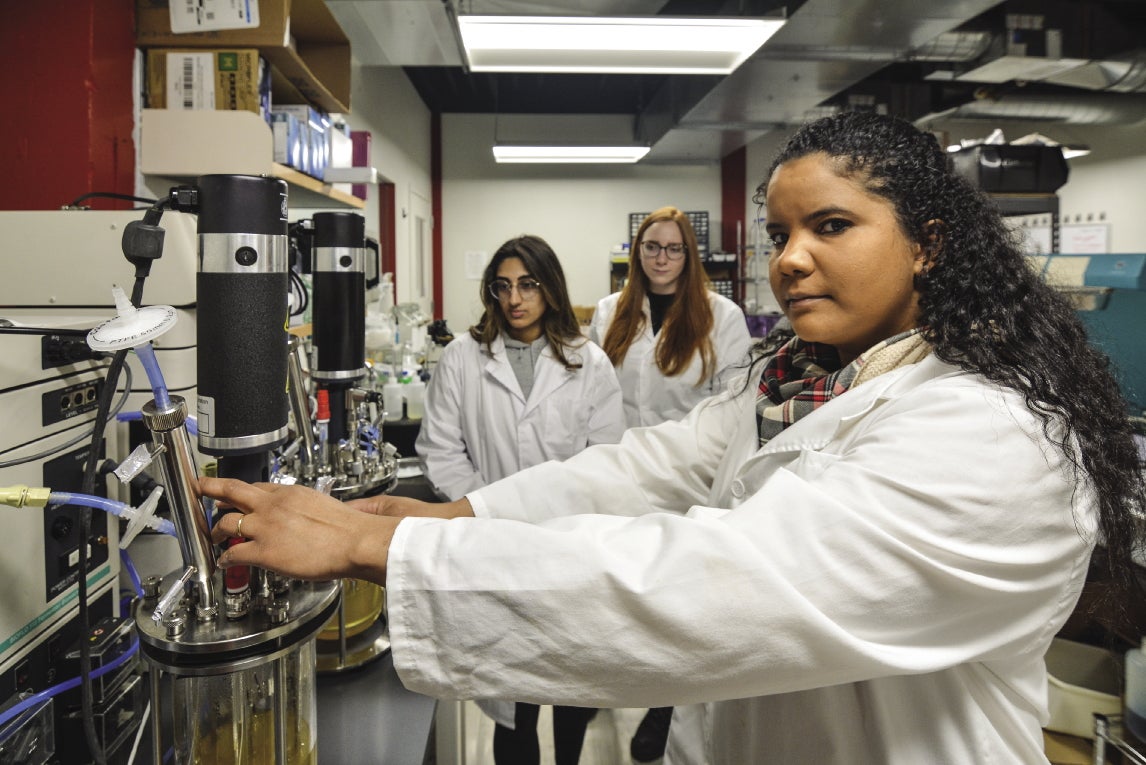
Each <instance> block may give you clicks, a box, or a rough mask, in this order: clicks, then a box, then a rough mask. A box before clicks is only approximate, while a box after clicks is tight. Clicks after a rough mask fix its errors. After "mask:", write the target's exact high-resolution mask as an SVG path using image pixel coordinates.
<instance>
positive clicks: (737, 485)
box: [732, 478, 744, 499]
mask: <svg viewBox="0 0 1146 765" xmlns="http://www.w3.org/2000/svg"><path fill="white" fill-rule="evenodd" d="M732 496H734V497H736V498H737V499H740V498H741V497H743V496H744V482H743V481H741V480H740V479H739V478H737V479H736V480H735V481H733V482H732Z"/></svg>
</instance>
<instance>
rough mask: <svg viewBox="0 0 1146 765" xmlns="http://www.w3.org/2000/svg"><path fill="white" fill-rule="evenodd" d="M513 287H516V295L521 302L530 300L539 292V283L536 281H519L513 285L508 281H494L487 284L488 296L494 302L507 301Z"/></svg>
mask: <svg viewBox="0 0 1146 765" xmlns="http://www.w3.org/2000/svg"><path fill="white" fill-rule="evenodd" d="M514 287H517V294H518V295H520V296H521V299H522V300H532V299H533V298H535V297H537V293H538V292H539V291H540V290H541V282H539V281H537V280H536V279H521V280H520V281H518V283H517V284H516V285H515V284H513V283H512V282H510V281H509V280H508V279H495V280H494V281H492V282H490V283H489V294H490V295H491V296H492V297H493V299H494V300H508V299H509V296H510V293H512V292H513V288H514Z"/></svg>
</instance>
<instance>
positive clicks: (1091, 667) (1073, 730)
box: [1046, 638, 1122, 738]
mask: <svg viewBox="0 0 1146 765" xmlns="http://www.w3.org/2000/svg"><path fill="white" fill-rule="evenodd" d="M1046 663H1047V672H1049V673H1050V678H1049V681H1050V684H1049V688H1048V691H1047V694H1048V705H1049V707H1050V722H1049V723H1047V726H1046V728H1047V730H1053V731H1056V732H1058V733H1066V734H1068V735H1070V736H1080V737H1083V738H1094V713H1095V712H1098V713H1100V714H1106V715H1116V714H1121V712H1122V697H1121V696H1120V695H1119V680H1120V678H1121V674H1122V670H1121V667H1120V666H1119V662H1118V660H1117V659H1116V658H1115V657H1114V656H1112V655H1111V653H1110V652H1109V651H1107V650H1105V649H1103V648H1098V647H1096V646H1092V645H1086V644H1085V643H1075V642H1073V641H1071V640H1063V639H1062V638H1055V639H1054V640H1053V641H1051V647H1050V649H1049V650H1048V651H1047V655H1046Z"/></svg>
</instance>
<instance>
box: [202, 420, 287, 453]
mask: <svg viewBox="0 0 1146 765" xmlns="http://www.w3.org/2000/svg"><path fill="white" fill-rule="evenodd" d="M289 432H290V428H289V427H288V426H286V425H284V426H283V427H281V428H279V429H278V430H276V431H274V432H272V433H259V434H257V435H253V436H235V437H233V438H217V437H214V436H205V435H203V433H201V432H200V433H199V445H200V446H202V447H205V448H208V449H219V450H221V451H232V452H237V451H246V450H251V451H254V450H255V449H257V448H258V447H260V446H267V447H269V446H273V445H275V444H278V443H279V442H280V441H281V440H282V439H284V438H286V436H287V434H288V433H289Z"/></svg>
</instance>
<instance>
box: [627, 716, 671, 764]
mask: <svg viewBox="0 0 1146 765" xmlns="http://www.w3.org/2000/svg"><path fill="white" fill-rule="evenodd" d="M670 722H672V707H656V708H654V709H650V710H649V711H648V712H646V713H645V718H644V719H643V720H641V724H640V725H638V726H637V732H636V733H634V734H633V740H632V741H630V742H629V754H630V755H632V757H633V761H634V762H653V761H655V760H659V759H660V758H662V757H664V756H665V743H666V742H667V741H668V735H669V723H670Z"/></svg>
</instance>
